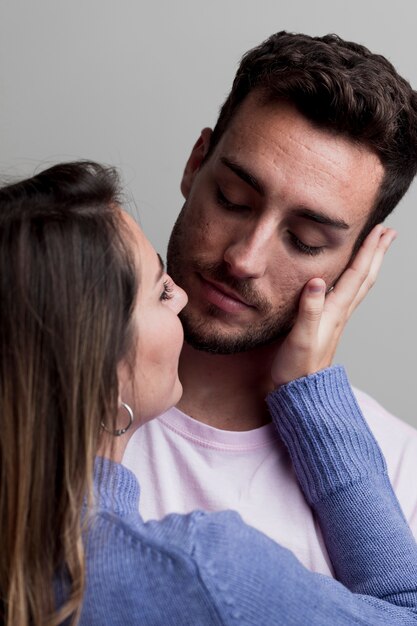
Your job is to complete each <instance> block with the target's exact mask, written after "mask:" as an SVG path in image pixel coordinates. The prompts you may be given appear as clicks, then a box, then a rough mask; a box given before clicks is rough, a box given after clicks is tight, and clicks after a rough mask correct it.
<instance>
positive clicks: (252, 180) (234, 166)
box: [220, 157, 350, 230]
mask: <svg viewBox="0 0 417 626" xmlns="http://www.w3.org/2000/svg"><path fill="white" fill-rule="evenodd" d="M220 162H221V163H222V164H223V165H225V166H226V167H228V168H229V169H230V170H232V172H234V173H235V174H236V176H239V178H241V179H242V180H243V181H245V183H247V184H248V185H250V186H251V187H252V188H253V189H254V190H255V191H257V192H258V193H259V194H260V195H261V196H264V195H265V190H264V188H263V186H262V185H261V183H260V182H259V180H258V179H257V178H256V177H255V176H253V174H251V173H250V172H248V171H247V170H246V169H245V168H244V167H242V166H241V165H239V164H238V163H236V162H235V161H232V160H230V159H228V158H227V157H221V158H220ZM294 214H295V215H296V216H297V217H303V218H304V219H307V220H311V221H313V222H316V223H317V224H323V225H324V226H331V227H332V228H337V229H339V230H348V229H349V228H350V226H349V224H347V223H346V222H345V221H344V220H342V219H338V218H333V217H329V216H328V215H326V214H325V213H321V212H317V211H313V210H312V209H308V208H307V207H302V208H300V209H297V210H296V211H295V212H294Z"/></svg>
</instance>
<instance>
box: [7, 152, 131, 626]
mask: <svg viewBox="0 0 417 626" xmlns="http://www.w3.org/2000/svg"><path fill="white" fill-rule="evenodd" d="M118 202H119V198H118V179H117V174H116V173H115V171H114V170H113V169H111V168H105V167H103V166H100V165H98V164H95V163H89V162H77V163H67V164H63V165H57V166H54V167H52V168H50V169H48V170H45V171H44V172H42V173H40V174H38V175H37V176H34V177H33V178H31V179H28V180H26V181H23V182H20V183H17V184H14V185H9V186H7V187H4V188H3V189H0V536H1V550H0V594H1V597H0V622H1V623H3V624H5V625H7V626H29V625H30V626H41V625H42V626H45V625H47V624H48V625H49V624H50V625H53V624H60V623H61V622H62V621H63V620H64V619H67V618H68V617H70V621H71V623H73V624H75V623H76V622H77V621H78V619H79V615H80V611H81V606H82V595H83V588H84V578H85V564H84V554H83V540H82V534H83V526H82V508H83V503H84V502H85V499H86V497H87V498H88V497H89V495H91V493H92V475H93V462H94V456H95V453H96V450H97V447H98V444H99V440H100V422H101V421H102V420H104V421H106V423H107V424H110V423H112V421H113V420H114V417H115V415H116V413H117V397H118V384H117V363H118V361H119V360H120V358H121V357H122V356H123V355H124V354H126V351H127V343H128V341H129V338H128V327H129V319H130V316H131V312H132V307H133V303H134V300H135V296H136V290H137V284H136V271H135V265H134V261H133V255H132V251H131V250H130V249H129V246H128V245H127V243H126V241H127V239H128V237H127V235H128V234H127V233H126V232H123V226H122V222H121V220H120V210H119V208H118ZM58 579H59V580H60V581H63V582H64V584H65V589H66V591H67V593H66V595H65V597H64V598H62V599H60V600H59V599H57V597H56V595H55V593H54V584H55V582H56V581H57V580H58ZM57 602H58V604H59V606H57Z"/></svg>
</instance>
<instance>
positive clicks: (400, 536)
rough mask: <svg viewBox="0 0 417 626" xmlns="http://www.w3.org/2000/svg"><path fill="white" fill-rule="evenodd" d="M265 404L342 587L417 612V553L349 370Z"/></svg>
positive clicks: (314, 379)
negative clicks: (347, 372)
mask: <svg viewBox="0 0 417 626" xmlns="http://www.w3.org/2000/svg"><path fill="white" fill-rule="evenodd" d="M267 402H268V405H269V407H270V410H271V414H272V417H273V420H274V423H275V425H276V427H277V429H278V431H279V433H280V435H281V437H282V439H283V440H284V442H285V444H286V445H287V448H288V450H289V453H290V456H291V460H292V463H293V466H294V469H295V472H296V474H297V478H298V480H299V482H300V485H301V487H302V489H303V492H304V494H305V497H306V499H307V501H308V503H309V504H310V506H311V507H312V508H313V509H314V511H315V512H316V514H317V517H318V520H319V522H320V526H321V529H322V532H323V536H324V539H325V542H326V547H327V550H328V553H329V556H330V558H331V560H332V563H333V567H334V569H335V573H336V577H337V578H338V580H340V581H341V582H342V583H343V584H344V585H346V586H347V587H348V588H349V589H351V590H352V591H354V592H355V593H361V594H367V595H371V596H375V597H378V598H381V599H385V600H388V601H389V602H392V603H394V604H397V605H400V606H408V607H414V608H415V607H417V545H416V542H415V540H414V537H413V535H412V533H411V531H410V529H409V528H408V525H407V523H406V521H405V519H404V516H403V514H402V512H401V509H400V506H399V504H398V501H397V499H396V497H395V494H394V492H393V490H392V488H391V485H390V482H389V478H388V476H387V469H386V465H385V460H384V458H383V455H382V453H381V451H380V449H379V447H378V444H377V442H376V441H375V439H374V437H373V435H372V433H371V431H370V430H369V428H368V426H367V424H366V422H365V420H364V418H363V416H362V414H361V411H360V409H359V407H358V404H357V402H356V399H355V397H354V395H353V393H352V390H351V388H350V385H349V382H348V380H347V377H346V374H345V371H344V369H343V368H342V367H340V366H339V367H332V368H328V369H325V370H322V371H320V372H318V373H316V374H313V375H310V376H308V377H306V378H302V379H299V380H296V381H293V382H290V383H288V384H287V385H284V386H282V387H280V388H279V389H278V390H277V391H274V392H273V393H271V394H270V395H269V397H268V399H267Z"/></svg>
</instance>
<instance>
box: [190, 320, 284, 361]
mask: <svg viewBox="0 0 417 626" xmlns="http://www.w3.org/2000/svg"><path fill="white" fill-rule="evenodd" d="M183 325H184V340H185V342H186V343H187V344H188V345H189V346H191V347H192V348H194V349H195V350H200V351H202V352H208V353H210V354H222V355H226V354H239V353H243V352H248V351H250V350H255V349H256V348H261V347H263V346H267V345H270V344H273V343H275V342H276V341H279V340H282V339H284V338H285V337H286V336H287V335H288V333H289V331H290V330H291V326H292V325H287V326H285V327H283V328H280V329H276V328H275V329H273V331H272V330H270V329H269V331H268V332H265V329H260V331H259V332H258V333H253V332H252V331H251V334H250V335H248V333H245V334H240V335H235V336H231V335H230V334H229V335H226V334H222V333H221V332H219V331H218V332H213V331H212V332H209V331H207V330H206V332H203V329H200V330H195V329H193V328H192V327H191V326H190V325H189V324H188V323H187V322H185V321H183Z"/></svg>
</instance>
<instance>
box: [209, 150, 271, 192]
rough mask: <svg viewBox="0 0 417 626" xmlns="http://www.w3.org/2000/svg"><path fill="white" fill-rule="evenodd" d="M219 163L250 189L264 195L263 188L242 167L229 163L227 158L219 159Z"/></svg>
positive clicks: (232, 162)
mask: <svg viewBox="0 0 417 626" xmlns="http://www.w3.org/2000/svg"><path fill="white" fill-rule="evenodd" d="M220 162H221V163H223V165H225V166H226V167H228V168H229V170H232V172H234V173H235V174H236V176H239V178H241V179H242V180H243V181H245V183H247V184H248V185H250V186H251V187H252V189H254V190H255V191H257V192H258V193H259V194H260V195H261V196H264V195H265V192H264V188H263V187H262V185H261V183H260V182H259V180H258V179H257V178H256V177H255V176H253V175H252V174H251V173H250V172H248V171H247V170H246V169H245V168H244V167H242V166H241V165H239V164H238V163H235V162H234V161H231V160H230V159H228V158H227V157H221V158H220Z"/></svg>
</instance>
